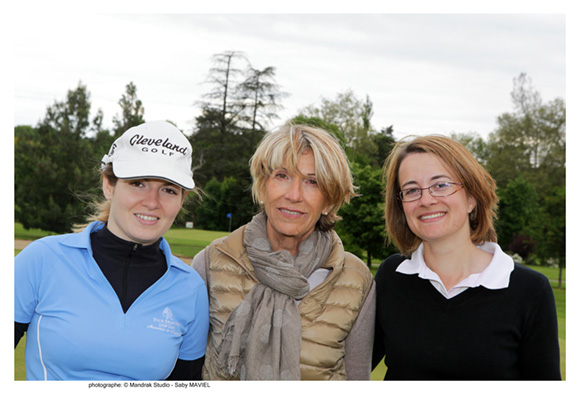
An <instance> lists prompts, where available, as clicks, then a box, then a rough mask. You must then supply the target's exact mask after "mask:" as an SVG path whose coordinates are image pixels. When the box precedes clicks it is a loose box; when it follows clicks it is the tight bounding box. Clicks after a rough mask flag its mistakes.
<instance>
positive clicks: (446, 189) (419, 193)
mask: <svg viewBox="0 0 580 394" xmlns="http://www.w3.org/2000/svg"><path fill="white" fill-rule="evenodd" d="M462 188H463V185H462V184H461V183H457V182H437V183H435V184H434V185H431V186H429V187H411V188H408V189H403V190H401V191H400V192H399V199H400V200H401V201H403V202H411V201H417V200H419V199H420V198H421V197H423V190H429V194H431V195H432V196H433V197H447V196H450V195H452V194H453V193H456V192H457V191H458V190H460V189H462Z"/></svg>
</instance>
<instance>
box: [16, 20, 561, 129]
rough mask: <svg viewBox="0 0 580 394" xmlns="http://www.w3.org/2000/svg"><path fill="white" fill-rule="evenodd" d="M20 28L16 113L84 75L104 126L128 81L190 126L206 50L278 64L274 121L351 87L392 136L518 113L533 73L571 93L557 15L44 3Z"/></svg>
mask: <svg viewBox="0 0 580 394" xmlns="http://www.w3.org/2000/svg"><path fill="white" fill-rule="evenodd" d="M26 26H27V27H28V28H24V29H20V30H19V32H18V34H17V35H16V36H15V38H14V40H13V41H14V76H13V78H14V80H13V82H14V123H15V124H16V125H22V124H28V125H36V124H37V122H38V121H39V120H41V119H42V118H43V117H44V115H45V112H46V108H47V106H49V105H51V104H53V103H54V102H55V101H63V100H64V99H65V97H66V93H67V91H68V90H72V89H75V88H76V86H77V85H78V83H79V81H81V82H82V83H83V84H84V85H86V86H87V89H88V91H89V92H90V94H91V102H92V116H94V114H96V110H97V109H98V108H101V109H102V110H103V112H104V115H105V117H104V126H105V127H108V128H110V127H112V119H113V117H114V116H115V115H117V114H119V113H120V107H119V105H118V100H119V99H120V97H121V95H122V94H123V93H124V92H125V86H126V85H127V84H128V83H129V82H133V83H134V84H135V85H136V87H137V95H138V97H139V99H141V100H142V102H143V106H144V108H145V119H146V120H157V119H168V120H171V121H173V122H175V123H176V124H177V126H178V127H179V128H181V129H182V130H184V131H185V132H186V133H189V132H190V131H191V129H192V127H193V123H192V120H193V119H194V118H195V116H196V115H197V114H198V113H199V108H198V107H196V106H195V102H196V101H197V100H199V99H201V96H202V94H203V93H206V92H208V90H209V89H210V85H208V84H204V81H205V79H206V77H207V74H208V71H209V68H210V67H211V61H210V60H211V56H212V55H214V54H217V53H221V52H224V51H229V50H236V51H243V52H244V53H245V54H246V56H247V58H248V59H249V61H250V62H251V64H252V66H253V67H254V68H258V69H263V68H265V67H268V66H273V67H275V68H276V80H277V82H278V83H279V84H280V85H281V89H282V90H283V91H284V92H287V93H289V94H290V96H289V97H288V98H286V99H284V100H283V101H282V105H284V107H285V109H284V110H283V111H280V112H279V115H280V119H279V120H278V121H277V122H276V124H279V123H282V122H284V121H285V120H287V119H289V118H291V117H293V116H295V115H297V113H298V111H299V110H300V109H301V108H303V107H305V106H307V105H310V104H317V103H319V102H320V99H321V98H322V97H326V98H330V99H333V98H335V97H336V95H337V94H338V93H339V92H344V91H346V90H347V89H350V90H352V91H353V92H354V94H355V95H356V96H357V97H358V98H359V99H361V100H362V99H364V98H365V97H366V96H367V95H368V96H369V98H370V99H371V101H372V102H373V104H374V116H373V118H372V125H373V127H374V128H375V129H377V130H379V129H381V128H383V127H386V126H390V125H392V126H393V127H394V130H395V136H396V137H397V138H401V137H402V136H404V135H408V134H428V133H443V134H447V135H448V134H450V133H451V132H457V133H465V132H477V133H479V134H480V135H482V136H484V137H485V136H487V134H488V133H490V132H492V131H494V130H495V128H496V119H497V117H498V116H499V115H501V114H502V113H505V112H511V111H513V106H512V102H511V98H510V92H511V90H512V86H513V79H514V78H515V77H517V76H518V75H519V74H520V73H522V72H524V73H527V75H528V76H529V77H531V79H532V81H533V84H534V86H535V87H536V88H537V90H539V92H540V93H541V96H542V98H543V100H544V101H546V102H547V101H550V100H553V99H554V98H557V97H560V98H564V99H565V98H566V16H565V14H562V13H561V14H547V13H543V14H381V13H374V14H318V15H315V14H284V13H278V14H270V15H263V14H262V15H260V14H243V15H242V14H237V15H236V14H229V15H225V14H224V15H220V14H211V15H207V14H206V15H200V14H159V13H153V14H142V15H136V14H132V15H130V14H96V13H83V14H82V15H77V16H75V15H72V16H71V15H70V14H64V15H62V16H59V14H55V15H53V16H52V17H50V18H46V17H45V16H44V15H42V14H35V15H27V16H26ZM240 65H241V64H240Z"/></svg>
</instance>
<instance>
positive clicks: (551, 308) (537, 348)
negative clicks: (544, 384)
mask: <svg viewBox="0 0 580 394" xmlns="http://www.w3.org/2000/svg"><path fill="white" fill-rule="evenodd" d="M543 279H544V284H543V288H542V290H541V292H540V294H539V299H540V300H539V302H538V306H537V307H536V309H535V310H534V312H533V314H532V316H531V317H530V318H529V320H528V322H527V324H526V331H525V332H524V334H523V336H522V341H521V344H520V354H519V359H520V376H521V378H522V379H525V380H561V379H562V377H561V374H560V346H559V342H558V318H557V315H556V303H555V300H554V292H553V290H552V287H551V285H550V283H549V281H548V279H547V278H543Z"/></svg>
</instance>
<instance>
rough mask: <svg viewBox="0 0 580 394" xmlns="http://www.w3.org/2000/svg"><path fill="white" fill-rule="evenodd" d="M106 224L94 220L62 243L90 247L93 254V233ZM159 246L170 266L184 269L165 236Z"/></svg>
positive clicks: (75, 246) (82, 247) (81, 247)
mask: <svg viewBox="0 0 580 394" xmlns="http://www.w3.org/2000/svg"><path fill="white" fill-rule="evenodd" d="M104 225H105V223H103V222H99V221H95V222H92V223H90V224H89V225H88V226H87V227H85V228H84V230H83V231H82V232H80V233H73V234H70V236H69V237H66V238H64V239H63V240H62V241H61V242H60V243H61V244H63V245H66V246H70V247H73V248H80V249H88V250H89V251H90V252H91V255H92V248H91V233H92V232H94V231H99V230H100V229H102V228H103V226H104ZM159 247H160V248H161V250H162V251H163V253H164V254H165V259H166V261H167V264H168V266H170V267H175V268H178V269H180V270H184V267H183V266H182V265H180V264H178V263H177V261H178V260H179V259H178V258H177V257H176V258H175V259H174V258H173V256H172V254H171V248H170V247H169V243H167V240H166V239H165V238H163V237H161V243H160V245H159Z"/></svg>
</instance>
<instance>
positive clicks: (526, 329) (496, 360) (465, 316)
mask: <svg viewBox="0 0 580 394" xmlns="http://www.w3.org/2000/svg"><path fill="white" fill-rule="evenodd" d="M404 259H405V258H404V257H403V256H401V255H393V256H391V257H389V258H388V259H387V260H385V261H384V262H383V263H382V264H381V266H380V268H379V270H378V272H377V274H376V276H375V281H376V285H377V317H376V331H375V345H374V353H373V368H374V367H375V366H376V365H377V364H378V363H379V362H380V361H381V359H382V358H383V356H385V364H386V365H387V368H388V369H387V374H386V376H385V380H386V379H398V380H504V379H505V380H517V379H524V380H552V379H556V380H559V379H561V377H560V353H559V345H558V327H557V317H556V308H555V302H554V294H553V291H552V288H551V286H550V283H549V281H548V280H547V278H546V277H545V276H544V275H542V274H539V273H538V272H536V271H534V270H531V269H529V268H526V267H523V266H521V265H519V264H516V266H515V269H514V271H513V272H512V273H511V276H510V282H509V287H508V288H506V289H500V290H489V289H486V288H485V287H483V286H479V287H476V288H470V289H468V290H465V291H464V292H462V293H460V294H459V295H457V296H455V297H453V298H451V299H446V298H445V297H444V296H443V295H441V293H439V292H438V291H437V289H435V288H434V287H433V285H432V284H431V283H430V282H429V281H428V280H425V279H421V278H419V277H418V275H406V274H402V273H398V272H395V269H396V268H397V267H398V266H399V264H400V263H401V262H402V261H403V260H404Z"/></svg>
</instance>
